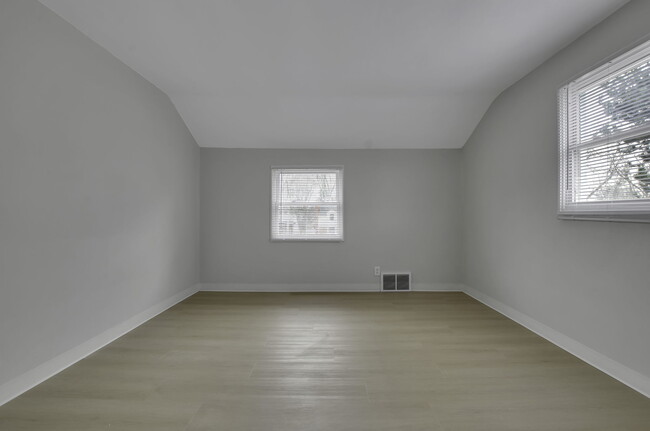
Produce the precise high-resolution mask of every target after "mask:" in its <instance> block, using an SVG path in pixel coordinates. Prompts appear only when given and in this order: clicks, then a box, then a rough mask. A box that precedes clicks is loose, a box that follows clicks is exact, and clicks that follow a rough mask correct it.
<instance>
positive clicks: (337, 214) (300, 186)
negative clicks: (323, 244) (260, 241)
mask: <svg viewBox="0 0 650 431" xmlns="http://www.w3.org/2000/svg"><path fill="white" fill-rule="evenodd" d="M271 239H272V240H280V241H286V240H294V241H343V168H342V167H340V166H336V167H273V168H271Z"/></svg>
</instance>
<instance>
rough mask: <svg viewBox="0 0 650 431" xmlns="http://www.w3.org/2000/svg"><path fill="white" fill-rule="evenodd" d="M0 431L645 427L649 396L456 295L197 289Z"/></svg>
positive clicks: (28, 398)
mask: <svg viewBox="0 0 650 431" xmlns="http://www.w3.org/2000/svg"><path fill="white" fill-rule="evenodd" d="M0 429H1V430H3V431H14V430H48V431H57V430H65V431H74V430H84V431H93V430H138V431H146V430H157V431H165V430H184V431H203V430H224V431H230V430H232V431H242V430H246V431H249V430H256V431H258V430H259V431H298V430H300V431H311V430H318V431H321V430H323V431H324V430H328V431H338V430H355V431H369V430H373V431H382V430H384V431H385V430H409V431H420V430H421V431H425V430H426V431H437V430H446V431H451V430H454V431H461V430H477V431H478V430H480V431H489V430H498V431H505V430H517V431H522V430H553V431H562V430H582V431H598V430H607V431H632V430H635V431H636V430H638V431H648V430H650V399H648V398H646V397H644V396H642V395H640V394H639V393H637V392H635V391H633V390H632V389H629V388H627V387H626V386H624V385H623V384H621V383H619V382H617V381H616V380H614V379H612V378H611V377H609V376H607V375H605V374H603V373H601V372H600V371H598V370H596V369H595V368H593V367H591V366H589V365H587V364H586V363H584V362H582V361H581V360H579V359H577V358H575V357H574V356H572V355H570V354H568V353H566V352H565V351H563V350H561V349H560V348H558V347H556V346H555V345H553V344H551V343H549V342H547V341H545V340H544V339H542V338H540V337H539V336H537V335H535V334H533V333H532V332H530V331H528V330H526V329H525V328H523V327H521V326H519V325H518V324H516V323H514V322H512V321H511V320H509V319H507V318H505V317H503V316H501V315H500V314H498V313H497V312H495V311H493V310H491V309H490V308H488V307H486V306H484V305H482V304H480V303H479V302H477V301H475V300H474V299H472V298H470V297H468V296H466V295H464V294H462V293H398V294H395V293H393V294H388V293H384V294H381V293H376V294H375V293H342V294H338V293H326V294H322V293H309V294H295V293H294V294H289V293H287V294H284V293H268V294H261V293H209V292H201V293H198V294H196V295H194V296H192V297H190V298H188V299H187V300H185V301H183V302H182V303H180V304H178V305H176V306H175V307H173V308H171V309H169V310H168V311H166V312H164V313H162V314H161V315H159V316H157V317H156V318H154V319H152V320H150V321H149V322H147V323H145V324H144V325H142V326H140V327H139V328H137V329H135V330H134V331H132V332H130V333H129V334H127V335H125V336H123V337H121V338H120V339H118V340H116V341H115V342H113V343H111V344H110V345H108V346H106V347H105V348H103V349H101V350H99V351H98V352H96V353H95V354H93V355H91V356H89V357H88V358H86V359H84V360H82V361H80V362H78V363H77V364H75V365H73V366H72V367H70V368H68V369H66V370H65V371H63V372H61V373H60V374H58V375H56V376H54V377H53V378H51V379H49V380H47V381H46V382H44V383H42V384H40V385H38V386H37V387H35V388H34V389H32V390H30V391H28V392H27V393H25V394H23V395H22V396H20V397H18V398H16V399H15V400H13V401H11V402H9V403H8V404H6V405H4V406H2V407H0Z"/></svg>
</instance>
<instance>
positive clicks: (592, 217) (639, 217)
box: [557, 213, 650, 223]
mask: <svg viewBox="0 0 650 431" xmlns="http://www.w3.org/2000/svg"><path fill="white" fill-rule="evenodd" d="M557 218H558V219H559V220H575V221H605V222H614V223H650V214H574V213H560V214H558V215H557Z"/></svg>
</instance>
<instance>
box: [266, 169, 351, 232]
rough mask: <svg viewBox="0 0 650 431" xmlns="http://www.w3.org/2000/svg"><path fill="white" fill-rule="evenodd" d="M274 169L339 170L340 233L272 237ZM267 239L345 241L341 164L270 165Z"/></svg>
mask: <svg viewBox="0 0 650 431" xmlns="http://www.w3.org/2000/svg"><path fill="white" fill-rule="evenodd" d="M276 169H285V170H291V169H296V170H300V169H324V170H327V169H330V170H336V171H339V181H340V187H338V189H339V190H340V194H341V199H340V206H341V212H340V213H341V235H340V236H339V237H336V238H274V237H273V210H274V208H273V204H274V202H273V171H274V170H276ZM269 179H270V181H269V183H270V185H269V240H270V241H271V242H278V243H282V242H302V243H304V242H325V243H339V242H344V241H345V193H344V186H345V181H344V169H343V165H272V166H271V168H270V169H269ZM337 186H338V184H337Z"/></svg>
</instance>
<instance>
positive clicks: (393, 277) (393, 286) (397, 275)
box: [381, 272, 411, 292]
mask: <svg viewBox="0 0 650 431" xmlns="http://www.w3.org/2000/svg"><path fill="white" fill-rule="evenodd" d="M381 290H382V292H406V291H409V290H411V273H410V272H384V273H382V274H381Z"/></svg>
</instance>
